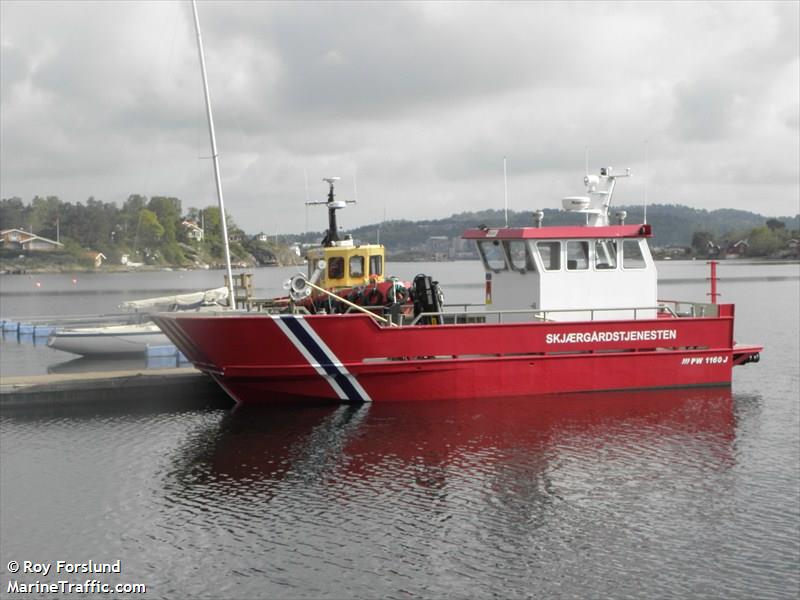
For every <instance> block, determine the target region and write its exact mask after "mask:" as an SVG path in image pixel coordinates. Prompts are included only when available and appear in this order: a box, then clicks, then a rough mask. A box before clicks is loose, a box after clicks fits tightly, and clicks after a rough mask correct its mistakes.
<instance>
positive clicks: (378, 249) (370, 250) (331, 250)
mask: <svg viewBox="0 0 800 600" xmlns="http://www.w3.org/2000/svg"><path fill="white" fill-rule="evenodd" d="M338 179H339V178H338V177H331V178H329V179H324V180H323V181H326V182H327V183H328V185H329V186H330V190H329V191H328V199H327V200H323V201H319V202H307V204H312V205H317V204H324V205H325V206H327V208H328V231H327V232H326V234H325V237H324V238H323V239H322V246H320V247H318V248H312V249H310V250H309V251H308V252H307V253H306V260H307V261H308V278H309V280H313V279H314V275H315V272H316V270H317V269H318V267H319V266H320V265H321V263H320V261H325V262H324V266H323V267H322V268H321V269H320V272H319V279H318V281H317V282H316V283H317V285H319V286H320V287H323V288H325V289H327V290H331V291H336V290H339V289H342V288H352V287H358V286H366V285H369V284H374V283H381V282H382V281H383V280H384V264H385V256H384V248H383V246H382V245H380V244H362V245H359V246H356V245H355V244H354V243H353V239H352V238H351V237H350V236H349V235H348V236H345V238H344V239H339V231H338V227H337V225H336V211H337V210H339V209H342V208H344V207H345V206H347V204H352V203H353V201H346V200H336V198H335V196H334V191H333V185H334V183H335V182H336V181H337V180H338Z"/></svg>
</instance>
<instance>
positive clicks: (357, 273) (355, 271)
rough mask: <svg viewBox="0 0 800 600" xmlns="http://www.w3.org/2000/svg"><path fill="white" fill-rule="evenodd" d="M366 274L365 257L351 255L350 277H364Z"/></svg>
mask: <svg viewBox="0 0 800 600" xmlns="http://www.w3.org/2000/svg"><path fill="white" fill-rule="evenodd" d="M363 276H364V257H363V256H351V257H350V277H363Z"/></svg>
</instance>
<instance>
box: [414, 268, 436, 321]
mask: <svg viewBox="0 0 800 600" xmlns="http://www.w3.org/2000/svg"><path fill="white" fill-rule="evenodd" d="M412 289H413V292H414V316H415V317H417V316H419V315H420V314H422V313H438V312H440V311H441V310H442V291H441V290H440V289H439V282H438V281H433V279H432V278H431V277H430V275H422V274H420V275H417V276H416V277H414V284H413V286H412ZM419 322H420V323H422V324H425V325H436V324H438V323H441V318H440V317H430V316H429V317H423V318H422V319H420V321H419Z"/></svg>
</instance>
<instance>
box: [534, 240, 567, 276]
mask: <svg viewBox="0 0 800 600" xmlns="http://www.w3.org/2000/svg"><path fill="white" fill-rule="evenodd" d="M536 251H537V252H538V253H539V258H541V259H542V266H543V267H544V270H545V271H558V270H560V269H561V242H536Z"/></svg>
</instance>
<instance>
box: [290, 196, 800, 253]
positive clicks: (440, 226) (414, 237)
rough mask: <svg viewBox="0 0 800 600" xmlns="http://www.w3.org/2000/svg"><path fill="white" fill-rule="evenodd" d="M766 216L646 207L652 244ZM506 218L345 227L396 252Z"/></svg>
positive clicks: (739, 226)
mask: <svg viewBox="0 0 800 600" xmlns="http://www.w3.org/2000/svg"><path fill="white" fill-rule="evenodd" d="M612 210H613V212H617V211H619V210H625V211H627V213H628V217H627V219H626V223H641V222H642V221H643V209H642V207H641V206H621V207H613V208H612ZM544 213H545V217H544V223H545V225H548V224H549V225H579V224H581V223H583V222H584V220H585V217H584V216H583V215H579V214H575V213H567V212H564V211H561V210H557V209H545V210H544ZM767 220H768V217H764V216H763V215H759V214H756V213H752V212H748V211H744V210H735V209H719V210H713V211H707V210H700V209H696V208H690V207H688V206H681V205H674V204H653V205H651V206H648V207H647V222H648V223H650V224H651V225H652V226H653V233H654V235H653V245H654V246H662V247H663V246H690V245H691V242H692V235H693V234H694V233H695V232H696V231H707V232H709V233H712V234H714V235H715V236H721V235H724V234H727V233H731V232H737V231H741V232H742V233H743V234H744V233H745V232H747V231H749V230H751V229H753V228H754V227H762V226H764V224H765V223H766V221H767ZM779 220H780V221H783V222H784V223H785V224H786V228H787V229H790V230H792V229H794V230H796V229H800V215H795V216H794V217H781V218H780V219H779ZM504 223H505V216H504V212H503V211H502V210H484V211H480V212H464V213H458V214H454V215H452V216H450V217H447V218H445V219H435V220H427V221H406V220H398V221H387V222H385V223H383V224H373V225H365V226H363V227H358V228H356V229H351V230H347V232H348V233H350V234H352V236H353V237H354V238H355V239H358V240H361V241H362V242H374V241H376V240H377V239H378V232H379V231H380V241H381V243H382V244H384V245H385V246H386V247H387V249H388V250H389V251H391V252H397V251H402V250H406V249H408V248H413V247H415V246H419V245H421V244H424V243H425V241H426V240H427V239H428V238H429V237H431V236H447V237H449V238H458V237H459V236H460V235H461V233H462V232H463V231H464V230H465V229H467V228H470V227H477V226H478V225H487V226H489V227H493V226H494V227H499V226H502V225H503V224H504ZM508 223H509V226H511V227H521V226H530V225H532V224H533V213H532V212H530V211H525V212H518V211H509V213H508ZM292 237H293V239H296V240H298V241H303V242H318V241H319V240H320V238H321V237H322V233H309V234H305V235H298V236H292Z"/></svg>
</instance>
